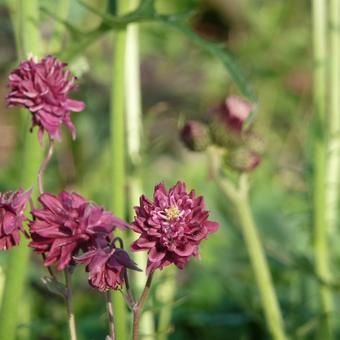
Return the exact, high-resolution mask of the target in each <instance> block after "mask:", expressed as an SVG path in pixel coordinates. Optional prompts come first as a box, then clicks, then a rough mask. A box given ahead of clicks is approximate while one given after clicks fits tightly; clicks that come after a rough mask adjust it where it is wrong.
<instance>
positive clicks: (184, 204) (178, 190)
mask: <svg viewBox="0 0 340 340" xmlns="http://www.w3.org/2000/svg"><path fill="white" fill-rule="evenodd" d="M75 80H76V78H75V77H74V76H73V75H72V74H71V72H70V71H69V70H67V69H66V64H64V63H62V62H60V61H59V60H57V59H56V58H55V57H52V56H47V57H45V58H43V59H42V60H40V61H36V60H34V59H32V58H31V59H29V60H26V61H24V62H22V63H21V64H20V65H19V67H18V68H17V69H16V70H14V71H13V72H12V73H11V74H10V75H9V88H10V92H9V94H8V96H7V104H8V106H10V107H12V106H19V107H25V108H27V109H28V110H29V111H30V112H31V114H32V128H33V127H34V126H38V128H39V132H38V138H39V140H40V142H42V139H43V134H44V133H45V132H46V133H47V134H48V136H49V139H50V145H53V141H54V140H55V139H60V138H61V131H60V130H61V125H62V124H65V125H66V127H68V128H69V130H71V133H72V136H73V137H75V127H74V125H73V123H72V121H71V112H72V111H75V112H79V111H82V110H83V109H84V107H85V105H84V103H83V102H81V101H77V100H73V99H70V98H69V94H70V92H71V91H72V90H73V89H74V88H75ZM228 105H229V104H228ZM230 110H231V109H230ZM231 111H232V110H231ZM244 111H245V108H244V107H242V105H241V106H239V108H238V116H239V117H240V118H239V119H244V116H245V112H244ZM231 124H232V125H235V126H239V124H238V123H237V122H236V118H235V117H234V118H233V119H232V120H231ZM193 135H194V136H195V138H201V139H202V137H203V138H205V142H204V143H196V142H195V141H192V138H191V137H192V136H193ZM182 136H183V138H184V139H186V141H187V143H188V144H191V146H192V147H193V148H195V149H196V150H204V149H205V147H206V146H207V145H208V144H209V143H210V142H211V139H210V132H209V128H207V127H206V126H204V125H203V124H201V123H198V122H190V125H188V127H187V129H186V130H185V131H184V132H183V134H182ZM52 152H53V148H50V149H49V152H48V154H47V156H46V158H45V160H44V161H43V163H42V166H41V170H40V172H39V176H38V177H39V184H40V183H42V176H43V171H44V169H45V168H46V165H47V163H48V161H49V160H50V158H51V156H52ZM40 181H41V182H40ZM39 188H40V191H41V193H40V196H39V202H40V205H41V207H39V208H38V207H31V208H32V209H31V219H27V218H26V217H25V216H24V210H25V207H26V204H27V201H28V199H29V197H30V191H26V192H24V191H23V190H19V191H16V192H8V193H5V194H0V249H1V250H5V249H9V248H11V247H13V246H15V245H18V244H19V241H20V238H19V235H20V233H24V234H25V236H26V237H29V238H30V243H29V246H30V247H31V248H32V249H34V251H35V252H37V253H39V254H41V255H42V256H43V258H44V265H45V266H46V267H50V266H56V268H57V270H65V269H69V268H70V267H72V266H74V265H76V264H82V265H84V266H85V269H86V271H87V272H88V273H89V276H88V280H89V283H90V285H91V286H93V287H95V288H96V289H98V290H99V291H107V290H109V289H119V288H120V287H122V285H123V284H124V282H125V280H126V278H127V273H126V269H132V270H137V271H138V270H140V269H139V268H138V267H137V264H136V263H135V262H133V261H132V260H131V258H130V257H129V255H128V253H127V252H126V251H125V250H124V249H123V244H122V240H121V239H120V238H115V235H114V232H115V229H116V228H120V229H122V230H126V229H132V230H133V231H135V232H136V233H138V234H140V236H139V238H138V239H137V240H136V241H135V242H134V243H133V244H132V245H131V249H132V250H133V251H139V250H144V251H147V252H148V263H147V273H148V274H152V272H153V271H154V270H156V269H158V268H159V269H162V268H164V267H165V266H167V265H170V264H172V263H173V264H175V265H176V266H177V267H178V268H181V269H183V268H184V266H185V265H186V264H187V262H188V261H189V259H190V257H192V256H193V257H198V255H199V244H200V242H201V241H202V240H203V239H205V238H206V237H207V236H208V235H209V234H210V233H213V232H215V231H216V230H217V228H218V224H217V223H215V222H212V221H209V220H208V217H209V212H208V211H207V210H205V203H204V199H203V197H201V196H200V197H196V195H195V192H194V191H191V192H187V191H186V185H185V184H184V183H183V182H178V183H177V184H176V185H174V186H173V187H172V188H170V189H169V190H167V189H166V188H165V186H164V185H163V184H159V185H157V186H156V187H155V190H154V196H153V200H152V201H150V200H148V199H147V198H146V197H145V196H144V195H143V196H142V197H141V198H140V206H139V207H136V208H135V211H136V217H135V220H134V222H133V223H132V225H129V224H128V223H126V222H125V221H123V220H121V219H119V218H117V217H115V216H114V215H113V214H112V213H111V212H109V211H106V210H104V209H103V208H102V207H100V206H98V205H96V204H94V203H92V202H90V201H88V200H86V199H85V198H84V197H82V196H81V195H79V194H78V193H75V192H66V191H63V192H61V193H59V194H58V195H53V194H51V193H48V192H43V189H42V188H43V186H42V185H39ZM24 221H28V230H27V231H26V230H25V229H24V227H23V222H24ZM117 243H119V246H118V247H117V246H116V244H117Z"/></svg>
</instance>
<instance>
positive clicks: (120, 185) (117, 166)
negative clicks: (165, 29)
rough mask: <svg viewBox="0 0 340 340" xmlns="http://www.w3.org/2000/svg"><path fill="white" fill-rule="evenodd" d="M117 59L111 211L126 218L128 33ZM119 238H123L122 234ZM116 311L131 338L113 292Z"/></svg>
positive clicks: (120, 329) (122, 332) (121, 8)
mask: <svg viewBox="0 0 340 340" xmlns="http://www.w3.org/2000/svg"><path fill="white" fill-rule="evenodd" d="M116 5H117V15H121V14H124V13H125V12H126V11H127V10H128V1H126V0H118V1H117V2H116ZM113 38H114V60H113V65H112V92H111V115H110V116H111V162H112V166H111V173H112V179H111V185H112V187H111V193H112V205H111V208H112V210H113V211H114V213H115V214H116V215H117V216H118V217H124V215H125V203H126V195H125V91H124V90H125V56H126V30H125V29H122V30H119V31H116V32H115V34H114V37H113ZM116 235H117V236H123V235H121V234H119V233H117V234H116ZM113 308H114V315H115V320H116V336H117V339H118V340H123V339H127V338H128V335H127V334H128V333H127V327H126V322H127V313H126V306H125V301H124V299H123V297H122V295H121V294H119V293H117V292H115V293H113Z"/></svg>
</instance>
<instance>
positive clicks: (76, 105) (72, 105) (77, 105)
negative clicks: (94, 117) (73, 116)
mask: <svg viewBox="0 0 340 340" xmlns="http://www.w3.org/2000/svg"><path fill="white" fill-rule="evenodd" d="M65 107H66V108H67V110H69V111H74V112H81V111H83V110H84V109H85V103H84V102H81V101H79V100H74V99H67V100H66V102H65Z"/></svg>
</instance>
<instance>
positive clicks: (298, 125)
mask: <svg viewBox="0 0 340 340" xmlns="http://www.w3.org/2000/svg"><path fill="white" fill-rule="evenodd" d="M9 2H11V1H9ZM57 2H58V1H53V0H41V1H40V3H41V5H42V6H45V7H46V8H49V9H50V10H52V11H53V10H54V7H55V6H56V3H57ZM91 5H92V6H94V7H96V8H97V9H98V10H100V9H102V10H105V6H106V1H104V0H92V1H91ZM157 6H159V8H160V9H161V10H162V11H163V12H166V13H171V12H180V11H188V10H193V11H194V13H195V14H194V16H193V18H192V19H191V20H190V25H191V27H192V28H193V29H194V30H195V31H196V32H197V33H199V34H200V35H201V36H202V37H204V38H206V39H208V40H210V41H213V42H216V43H221V44H225V45H226V46H227V48H228V50H230V51H231V52H232V54H233V55H234V57H235V59H236V60H237V63H238V65H239V66H240V68H241V69H242V70H243V72H244V73H245V75H246V77H247V79H248V80H249V82H250V84H251V86H252V88H253V89H254V91H255V93H256V95H257V97H258V101H259V103H258V115H257V117H256V120H255V127H256V131H257V132H258V134H259V135H260V136H261V137H262V138H263V139H264V140H265V144H266V151H265V155H264V157H263V161H262V163H261V165H260V166H259V167H258V168H257V169H256V171H254V172H253V173H252V174H251V182H252V192H251V202H252V208H253V212H254V215H255V218H256V221H257V224H258V226H259V232H260V234H261V235H262V236H263V242H264V246H265V249H266V252H267V255H268V259H269V262H270V267H271V272H272V274H273V279H274V283H275V287H276V289H277V294H278V297H279V300H280V303H281V306H282V310H283V314H284V319H285V323H286V327H287V330H288V332H289V334H291V335H292V338H293V339H309V338H312V337H313V336H314V334H315V332H316V330H317V328H318V322H319V319H320V315H319V313H320V312H319V311H318V309H317V305H318V297H317V291H316V286H317V280H316V278H315V275H314V273H313V269H312V262H311V260H312V257H311V254H312V248H311V244H312V236H311V223H310V221H311V193H310V189H309V188H310V172H311V171H310V158H311V157H310V156H311V152H310V149H311V147H310V139H311V138H310V136H311V132H310V122H311V118H312V112H311V79H312V75H311V72H312V57H311V45H312V44H311V22H310V16H311V13H310V12H311V9H310V1H307V0H302V1H294V0H286V1H279V0H228V1H223V0H206V1H199V0H171V1H168V0H160V1H158V2H157ZM67 16H68V20H69V21H70V22H72V23H73V24H74V25H75V26H77V27H80V28H82V29H86V30H87V29H89V30H90V29H91V28H94V27H96V26H97V25H98V23H99V21H100V19H99V18H98V16H96V15H94V14H93V13H91V12H90V11H88V10H86V9H85V8H84V7H83V6H81V5H80V4H79V3H77V1H75V0H72V1H70V8H69V14H68V15H67ZM41 18H42V19H41V22H39V23H37V24H38V25H39V27H40V30H41V32H42V41H41V43H42V44H43V45H44V46H45V47H46V46H47V44H48V41H49V36H50V35H51V31H52V29H53V27H54V25H55V21H54V20H53V18H51V17H50V16H48V15H46V14H44V13H43V14H42V15H41ZM72 43H73V41H72V37H71V36H70V35H67V34H65V37H64V38H63V46H65V48H66V47H68V46H69V45H70V44H72ZM48 49H49V48H48V47H46V48H45V50H48ZM50 52H53V51H51V50H50ZM113 55H114V50H113V47H112V33H108V34H106V35H104V36H103V37H101V38H100V39H98V41H96V42H95V43H93V44H92V45H91V46H89V47H88V48H87V49H86V50H85V51H83V53H82V54H81V55H80V56H79V57H77V58H76V59H75V60H73V61H72V63H71V68H72V69H73V70H74V72H75V73H77V74H78V75H79V89H78V91H77V92H76V93H75V95H74V97H75V98H79V99H80V98H81V99H82V100H83V101H85V102H86V105H87V108H86V110H85V111H84V112H82V113H79V114H78V113H75V114H73V120H74V122H75V125H76V127H77V136H78V138H77V140H76V141H75V142H72V141H71V140H70V137H69V135H68V133H65V134H64V136H63V142H62V143H59V144H58V145H57V152H56V157H54V159H53V161H52V163H51V164H50V166H49V168H48V170H47V174H46V177H45V181H46V184H45V186H46V187H47V188H48V190H49V191H52V192H57V191H59V190H61V189H62V188H68V189H75V190H77V191H79V192H80V193H82V194H83V195H84V196H86V197H88V198H90V199H93V200H94V201H96V202H98V203H99V204H102V205H103V206H106V207H109V206H110V203H109V201H110V192H109V188H110V186H109V185H107V183H109V182H110V159H109V157H110V156H109V144H108V143H109V142H108V141H109V133H110V131H109V103H110V88H111V76H110V74H111V68H112V56H113ZM16 60H17V53H16V48H15V34H14V31H13V26H12V23H11V12H10V11H9V7H8V6H7V4H6V1H3V0H2V1H0V95H1V98H2V99H1V101H0V102H1V106H0V191H6V190H10V189H12V188H16V187H17V186H18V185H17V183H18V177H19V173H20V171H21V166H20V164H21V163H20V162H21V161H20V159H21V158H20V154H21V147H22V136H23V131H25V130H26V129H27V128H29V126H30V119H29V116H28V115H27V117H26V118H27V119H26V120H25V122H24V123H23V121H22V120H21V119H20V115H19V114H18V112H17V111H16V110H8V109H6V107H5V101H4V99H5V96H6V92H7V89H6V84H7V77H8V74H9V72H10V70H11V69H13V68H14V67H16V65H17V61H16ZM66 61H67V60H66ZM140 62H141V83H142V104H143V135H142V157H141V159H142V161H141V164H140V166H139V176H141V177H142V179H143V187H144V191H145V192H146V194H147V195H148V196H150V195H151V194H152V191H153V187H154V185H155V184H156V183H158V182H160V181H165V183H166V184H167V185H173V184H174V183H175V182H176V181H177V180H179V179H181V180H185V181H186V182H187V183H188V186H189V187H190V188H195V189H196V191H197V193H198V194H202V195H204V197H205V199H206V203H207V207H208V209H209V210H210V211H211V216H212V219H213V220H216V221H218V222H219V223H220V225H221V228H220V229H219V231H218V233H216V234H214V235H211V237H210V238H209V240H208V241H205V242H203V243H202V247H201V260H200V261H198V260H195V259H193V260H191V261H190V264H189V266H188V267H187V269H186V270H185V271H179V270H178V271H176V272H175V275H176V286H175V291H174V300H173V304H172V307H173V310H172V317H171V328H170V333H169V339H171V340H184V339H210V340H212V339H214V340H215V339H216V340H219V339H221V340H222V339H226V340H227V339H249V340H250V339H254V340H255V339H267V338H268V334H267V331H266V327H265V324H264V320H263V314H262V310H261V305H260V301H259V296H258V290H257V287H256V286H255V284H254V277H253V272H252V269H251V267H250V263H249V258H248V255H247V252H246V249H245V247H244V242H243V239H242V235H241V233H240V230H239V226H238V223H237V221H236V220H235V218H234V216H233V213H232V209H231V207H230V205H229V203H228V201H227V200H225V198H224V196H223V195H222V193H221V191H220V190H219V189H218V187H217V186H216V184H215V182H214V181H213V180H211V176H210V174H209V161H208V158H207V155H206V154H204V153H193V152H190V151H188V150H186V149H185V147H184V146H183V145H182V144H181V142H180V139H179V137H178V136H179V129H180V128H181V126H182V125H183V122H184V121H186V120H188V119H198V120H199V119H202V120H206V118H207V115H209V112H210V111H209V110H211V108H213V107H216V105H219V104H220V103H221V102H222V101H223V100H224V99H225V98H226V97H227V96H228V95H231V94H239V93H238V92H237V89H236V88H235V86H234V85H233V83H232V82H231V80H230V78H229V76H228V73H227V72H226V71H225V69H224V68H223V66H222V65H221V63H220V62H219V61H218V60H216V59H215V58H213V57H212V56H211V55H208V54H207V53H206V52H205V51H202V50H201V49H200V48H199V47H197V46H196V45H193V43H192V42H190V41H189V40H188V39H187V38H186V37H185V36H183V35H181V34H180V33H178V32H177V31H176V30H172V29H171V28H169V27H167V26H164V25H162V24H159V23H150V24H149V23H148V24H143V25H140ZM33 133H36V131H34V132H33ZM128 171H129V169H128ZM129 208H130V207H129ZM127 213H128V214H131V215H130V216H132V213H133V212H132V209H131V210H130V211H129V212H127ZM7 258H8V254H7V253H1V254H0V270H1V271H0V293H1V287H2V286H3V282H4V271H3V268H4V267H5V264H6V261H7ZM166 274H167V272H166V271H165V273H164V274H163V275H159V276H158V277H157V278H156V286H155V287H154V290H153V294H152V298H151V299H150V301H149V303H148V306H149V308H150V310H152V311H154V312H155V318H156V321H157V315H158V314H157V311H158V310H159V308H160V306H161V303H160V302H159V297H158V296H157V284H162V280H166V279H167V275H166ZM168 274H169V275H174V273H173V272H169V273H168ZM43 275H45V273H44V272H43V269H42V266H41V259H40V258H39V257H38V256H36V255H32V257H31V261H30V266H29V281H28V286H29V288H27V290H26V293H25V297H24V299H23V300H22V301H21V302H20V325H19V328H18V330H17V338H18V339H41V340H43V339H46V340H47V339H66V338H67V325H66V322H65V311H64V305H63V301H62V299H61V298H59V297H58V296H56V295H54V294H52V293H50V292H49V291H47V290H46V288H44V287H43V286H42V284H41V280H40V278H41V276H43ZM75 281H76V282H75V285H74V287H75V289H74V295H75V296H74V299H75V309H76V315H77V323H78V328H79V338H80V339H104V337H105V334H106V333H107V329H106V318H105V305H104V303H103V298H102V297H101V296H100V294H99V293H97V292H96V291H94V290H93V289H91V288H90V287H89V286H88V284H87V280H86V276H85V274H84V273H82V271H81V270H79V271H77V275H76V279H75ZM144 338H145V339H148V338H149V339H152V336H145V337H144ZM4 340H5V339H4Z"/></svg>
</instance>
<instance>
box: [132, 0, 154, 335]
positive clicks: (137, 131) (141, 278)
mask: <svg viewBox="0 0 340 340" xmlns="http://www.w3.org/2000/svg"><path fill="white" fill-rule="evenodd" d="M139 2H140V1H139V0H130V1H129V7H130V8H129V10H130V11H132V10H134V9H135V8H136V7H137V6H138V4H139ZM125 88H126V92H127V93H129V96H128V98H126V99H127V100H126V137H127V138H126V139H127V155H128V160H129V163H130V167H131V168H132V173H131V176H130V178H129V206H135V205H137V204H138V201H139V197H140V195H141V194H142V193H143V189H142V187H143V181H142V178H141V172H140V166H141V152H140V150H141V139H142V138H141V135H142V98H141V97H142V96H141V83H140V61H139V27H138V24H129V25H128V26H127V35H126V65H125ZM131 218H133V216H131ZM133 256H134V259H135V261H136V262H137V263H138V264H139V266H140V267H141V268H145V267H146V263H147V254H146V253H145V252H136V253H134V254H133ZM133 279H134V280H133V282H134V285H135V288H136V290H137V291H138V294H140V292H141V291H142V290H143V287H144V285H145V273H143V272H134V273H133ZM139 328H140V331H141V333H143V334H154V332H155V326H154V319H153V313H152V312H151V311H146V312H145V313H143V315H142V316H141V320H140V326H139Z"/></svg>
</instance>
